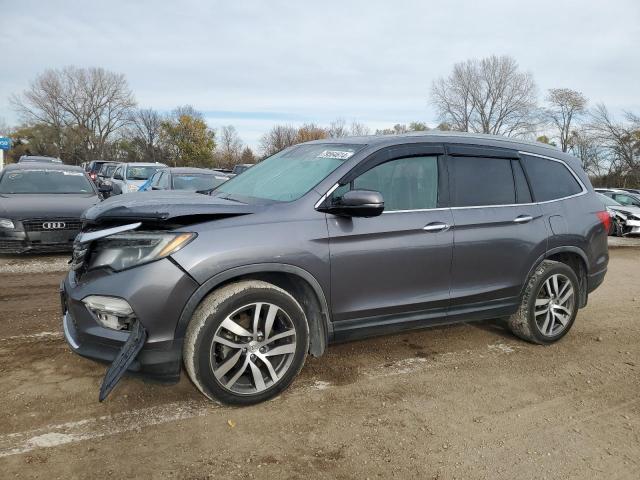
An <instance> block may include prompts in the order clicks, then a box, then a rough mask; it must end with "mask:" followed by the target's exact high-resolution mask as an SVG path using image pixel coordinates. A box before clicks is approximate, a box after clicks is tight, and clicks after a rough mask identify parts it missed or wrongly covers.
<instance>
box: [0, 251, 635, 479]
mask: <svg viewBox="0 0 640 480" xmlns="http://www.w3.org/2000/svg"><path fill="white" fill-rule="evenodd" d="M64 260H65V258H63V257H55V258H49V257H41V258H37V259H35V260H28V261H27V262H25V265H24V266H22V267H21V266H20V261H18V262H15V261H14V259H2V260H0V271H1V272H2V280H3V282H2V283H3V289H2V292H1V294H0V314H1V316H0V318H2V322H0V376H1V379H2V382H1V383H0V385H2V387H1V388H0V411H1V412H2V416H1V417H0V418H1V419H2V420H1V421H0V472H1V475H0V477H1V478H3V479H4V478H46V479H53V478H64V479H68V478H97V477H107V476H108V477H111V478H179V479H205V478H279V479H282V478H326V479H334V478H339V479H351V478H353V479H360V478H362V479H364V478H371V479H374V478H381V479H387V478H400V479H405V478H419V479H425V478H428V479H431V478H439V479H453V478H466V479H469V478H472V479H475V478H478V479H484V478H486V479H509V480H512V479H514V478H517V479H528V478H576V479H584V478H589V479H591V478H602V479H622V478H625V479H626V478H628V479H637V478H640V460H639V459H640V327H639V324H638V320H639V313H638V312H639V308H638V306H639V305H640V289H639V288H638V285H639V284H640V250H638V249H634V248H629V249H626V248H625V249H613V250H612V251H611V262H610V270H609V274H608V275H607V278H606V281H605V283H604V284H603V285H602V286H601V287H600V288H599V289H598V290H597V291H596V292H595V293H594V294H593V295H592V296H591V297H590V299H589V305H588V307H587V308H586V309H584V310H582V311H581V312H580V314H579V316H578V319H577V321H576V324H575V326H574V328H573V330H572V331H571V332H570V333H569V335H567V336H566V337H565V339H563V340H562V341H561V342H560V343H558V344H556V345H553V346H549V347H540V346H534V345H530V344H527V343H524V342H521V341H519V340H517V339H516V338H514V337H513V336H512V335H510V334H509V333H507V332H506V331H504V329H502V327H501V326H500V325H499V324H498V323H497V322H486V323H477V324H468V325H466V324H465V325H458V326H454V327H447V328H437V329H430V330H423V331H419V332H412V333H407V334H401V335H394V336H388V337H381V338H376V339H371V340H365V341H359V342H352V343H346V344H341V345H336V346H332V347H330V349H329V351H328V352H327V354H326V355H325V356H324V357H322V358H320V359H311V358H310V359H308V360H307V363H306V365H305V367H304V368H303V370H302V373H301V375H300V377H299V378H298V379H297V380H296V381H295V382H294V384H293V385H292V387H291V388H290V389H289V390H288V391H287V392H285V393H284V394H283V395H281V396H280V397H278V398H276V399H274V400H272V401H270V402H267V403H264V404H261V405H257V406H254V407H250V408H242V409H240V408H230V407H224V406H220V405H217V404H214V403H210V402H207V401H205V400H204V399H203V397H202V396H201V395H200V394H199V393H197V392H196V390H195V388H194V387H193V386H192V385H191V383H190V382H189V381H188V379H187V378H186V377H185V376H183V378H182V379H181V381H180V382H179V383H178V384H176V385H172V386H166V385H157V384H152V383H145V382H144V381H142V380H140V379H136V378H125V379H124V380H123V381H122V382H121V384H120V385H119V386H118V387H117V388H116V390H115V391H114V392H113V393H112V395H111V396H110V397H109V399H108V400H107V401H106V402H104V403H102V404H100V403H98V401H97V397H98V387H99V385H100V382H101V379H102V376H103V375H104V371H105V366H104V365H99V364H96V363H94V362H92V361H90V360H87V359H84V358H81V357H78V356H76V355H74V354H72V353H70V352H69V350H68V348H67V347H66V345H65V343H64V340H63V339H62V337H61V335H60V333H59V332H60V319H59V306H58V292H57V288H58V284H59V282H60V280H61V279H62V277H63V275H64V274H63V273H62V270H63V268H62V265H63V264H62V262H63V261H64ZM20 268H22V269H20ZM12 269H15V270H12ZM36 271H37V272H41V273H39V274H37V275H34V274H33V273H29V272H36Z"/></svg>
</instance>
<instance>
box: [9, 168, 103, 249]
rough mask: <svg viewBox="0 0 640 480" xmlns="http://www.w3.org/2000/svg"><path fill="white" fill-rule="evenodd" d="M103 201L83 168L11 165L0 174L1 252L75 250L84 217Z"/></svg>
mask: <svg viewBox="0 0 640 480" xmlns="http://www.w3.org/2000/svg"><path fill="white" fill-rule="evenodd" d="M99 201H100V195H99V192H98V190H97V189H96V187H95V185H94V184H93V182H91V181H90V180H89V177H88V176H87V174H86V173H85V171H84V170H83V169H82V168H81V167H73V166H69V165H63V164H57V163H20V164H15V165H8V166H7V167H6V168H4V169H3V170H2V171H1V172H0V253H25V252H59V251H70V250H72V249H73V240H74V238H75V237H76V235H77V234H78V232H79V231H80V226H81V222H80V215H81V214H82V213H83V212H84V211H85V210H86V209H87V208H89V207H91V206H92V205H95V204H96V203H98V202H99Z"/></svg>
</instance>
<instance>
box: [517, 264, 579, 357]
mask: <svg viewBox="0 0 640 480" xmlns="http://www.w3.org/2000/svg"><path fill="white" fill-rule="evenodd" d="M556 274H559V275H561V276H564V277H566V278H567V279H568V281H569V282H570V284H571V288H573V291H574V302H573V309H572V312H571V315H570V316H568V317H569V318H568V321H567V323H566V325H564V326H563V329H562V330H561V331H559V332H558V333H557V334H552V335H545V334H543V333H542V331H541V328H540V326H539V325H538V323H537V322H536V318H535V309H536V306H535V305H536V298H537V297H538V295H539V293H540V290H541V289H544V288H545V282H547V280H549V279H550V278H551V277H553V276H554V275H556ZM578 293H579V283H578V277H577V276H576V274H575V272H574V271H573V269H572V268H571V267H569V266H568V265H566V264H564V263H561V262H555V261H552V260H545V261H543V262H542V263H541V264H540V265H539V266H538V267H537V268H536V269H535V271H534V272H533V273H532V274H531V276H530V277H529V280H528V282H527V285H526V287H525V290H524V293H523V295H522V299H521V303H520V307H519V308H518V311H517V312H516V313H515V314H513V315H511V316H510V317H509V318H508V319H507V325H508V327H509V329H510V330H511V331H512V332H513V334H514V335H516V336H518V337H520V338H522V339H523V340H526V341H528V342H531V343H536V344H539V345H548V344H551V343H554V342H557V341H558V340H560V339H561V338H562V337H564V336H565V335H566V334H567V333H568V332H569V330H570V329H571V327H572V326H573V323H574V321H575V318H576V315H577V313H578V304H577V299H578Z"/></svg>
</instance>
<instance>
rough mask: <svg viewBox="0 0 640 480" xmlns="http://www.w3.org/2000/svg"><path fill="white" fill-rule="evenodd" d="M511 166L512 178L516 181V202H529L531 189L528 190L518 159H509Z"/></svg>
mask: <svg viewBox="0 0 640 480" xmlns="http://www.w3.org/2000/svg"><path fill="white" fill-rule="evenodd" d="M511 168H513V180H514V181H515V182H516V202H517V203H531V201H532V200H531V191H529V184H528V183H527V177H525V175H524V171H523V170H522V165H520V162H519V161H518V160H511Z"/></svg>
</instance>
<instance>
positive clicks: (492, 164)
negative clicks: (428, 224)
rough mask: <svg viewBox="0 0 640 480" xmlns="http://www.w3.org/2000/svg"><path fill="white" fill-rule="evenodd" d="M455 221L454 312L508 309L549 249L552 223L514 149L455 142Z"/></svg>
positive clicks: (478, 314)
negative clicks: (535, 197) (546, 219)
mask: <svg viewBox="0 0 640 480" xmlns="http://www.w3.org/2000/svg"><path fill="white" fill-rule="evenodd" d="M448 150H449V157H448V158H447V163H448V168H449V178H450V185H451V207H452V213H453V222H454V247H453V263H452V269H451V274H452V278H451V282H452V283H451V306H450V310H449V313H450V315H451V316H452V317H455V316H456V315H464V316H465V317H467V318H470V317H473V316H476V317H480V318H487V317H492V316H495V315H500V314H502V313H509V312H510V311H511V310H512V309H513V306H514V305H517V304H518V302H519V295H520V291H521V289H522V286H523V284H524V281H525V279H526V278H527V276H528V273H529V269H530V268H531V266H532V265H534V264H535V262H536V260H537V259H538V258H540V257H541V256H542V255H544V253H545V251H546V240H547V228H546V226H545V222H544V218H543V217H542V214H541V211H540V208H539V206H538V205H536V204H535V203H533V201H532V196H531V192H530V188H529V185H528V182H527V178H526V175H525V173H524V170H523V168H522V165H521V164H520V160H519V155H518V153H517V152H515V151H509V150H504V149H493V148H486V147H470V146H451V147H449V149H448Z"/></svg>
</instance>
